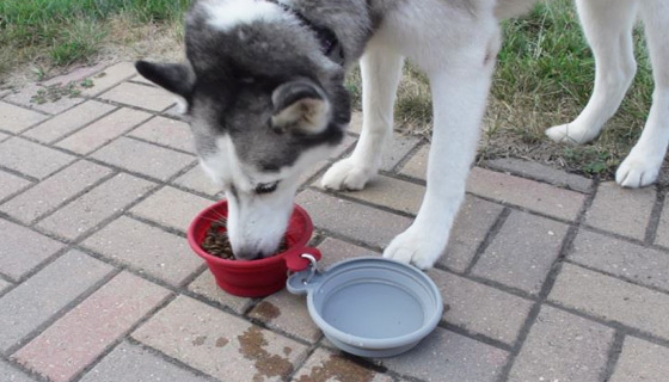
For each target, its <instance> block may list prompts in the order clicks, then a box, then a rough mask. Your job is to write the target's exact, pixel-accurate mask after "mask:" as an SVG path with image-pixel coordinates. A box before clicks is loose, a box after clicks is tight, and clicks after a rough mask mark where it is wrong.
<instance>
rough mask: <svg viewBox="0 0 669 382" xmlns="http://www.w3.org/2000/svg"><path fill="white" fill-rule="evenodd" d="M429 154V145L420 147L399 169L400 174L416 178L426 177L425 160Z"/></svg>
mask: <svg viewBox="0 0 669 382" xmlns="http://www.w3.org/2000/svg"><path fill="white" fill-rule="evenodd" d="M429 155H430V145H429V144H427V145H425V146H423V147H421V148H420V149H419V150H418V151H417V152H416V153H415V154H414V155H413V156H412V157H411V159H409V161H408V162H406V163H405V164H404V166H403V167H402V169H401V170H400V174H402V175H406V176H410V177H412V178H416V179H423V180H425V179H426V178H427V175H426V174H427V160H428V157H429Z"/></svg>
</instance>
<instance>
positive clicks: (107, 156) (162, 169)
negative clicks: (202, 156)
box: [92, 137, 195, 181]
mask: <svg viewBox="0 0 669 382" xmlns="http://www.w3.org/2000/svg"><path fill="white" fill-rule="evenodd" d="M92 157H93V158H95V159H97V160H100V161H102V162H105V163H109V164H111V165H114V166H118V167H121V168H124V169H127V170H129V171H133V172H137V173H140V174H142V175H146V176H150V177H152V178H156V179H160V180H162V181H165V180H167V179H168V178H170V177H172V176H173V175H176V174H177V173H178V172H179V171H181V170H183V169H184V168H185V167H186V166H188V165H189V164H191V163H193V161H194V160H195V158H194V157H193V156H191V155H188V154H182V153H180V152H177V151H174V150H170V149H165V148H162V147H158V146H155V145H151V144H148V143H144V142H140V141H137V140H134V139H130V138H125V137H121V138H119V139H117V140H115V141H114V142H112V143H110V144H109V145H108V146H105V147H103V148H102V149H100V150H98V151H97V152H95V153H94V154H93V155H92Z"/></svg>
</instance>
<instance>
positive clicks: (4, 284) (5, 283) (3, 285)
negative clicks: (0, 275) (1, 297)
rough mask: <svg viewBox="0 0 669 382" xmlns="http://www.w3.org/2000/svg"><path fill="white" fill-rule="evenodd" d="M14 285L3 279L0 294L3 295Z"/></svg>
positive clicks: (0, 283) (0, 284)
mask: <svg viewBox="0 0 669 382" xmlns="http://www.w3.org/2000/svg"><path fill="white" fill-rule="evenodd" d="M12 285H14V284H12V283H10V282H7V281H5V280H3V279H0V294H2V293H3V292H4V291H6V290H7V289H9V287H11V286H12Z"/></svg>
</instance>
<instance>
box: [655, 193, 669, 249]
mask: <svg viewBox="0 0 669 382" xmlns="http://www.w3.org/2000/svg"><path fill="white" fill-rule="evenodd" d="M655 244H657V245H661V246H663V247H665V248H669V198H665V202H664V208H663V209H662V216H660V223H659V225H658V227H657V233H656V235H655Z"/></svg>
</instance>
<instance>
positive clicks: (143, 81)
mask: <svg viewBox="0 0 669 382" xmlns="http://www.w3.org/2000/svg"><path fill="white" fill-rule="evenodd" d="M130 81H132V82H139V83H141V84H145V85H149V86H156V84H154V83H153V82H151V81H149V80H147V79H146V78H144V77H143V76H142V75H141V74H138V75H136V76H134V77H132V78H131V79H130Z"/></svg>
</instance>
